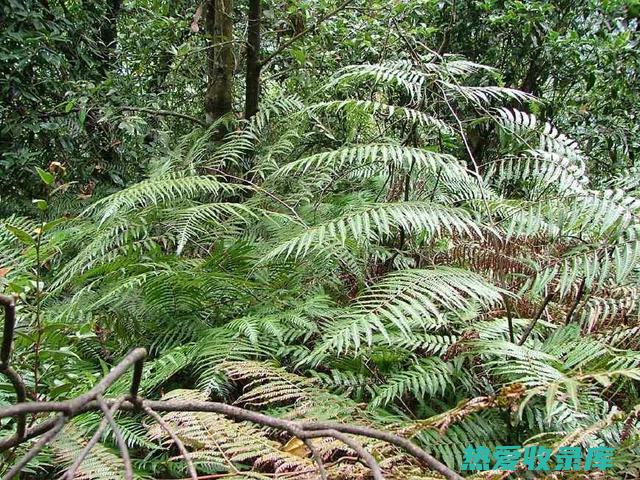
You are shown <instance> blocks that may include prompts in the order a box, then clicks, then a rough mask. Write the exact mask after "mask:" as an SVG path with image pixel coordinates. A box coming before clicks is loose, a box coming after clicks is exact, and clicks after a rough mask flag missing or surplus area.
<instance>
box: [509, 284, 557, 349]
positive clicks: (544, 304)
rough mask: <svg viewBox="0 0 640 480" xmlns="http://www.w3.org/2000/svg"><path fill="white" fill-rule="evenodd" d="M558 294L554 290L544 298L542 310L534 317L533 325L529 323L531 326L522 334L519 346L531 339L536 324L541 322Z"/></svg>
mask: <svg viewBox="0 0 640 480" xmlns="http://www.w3.org/2000/svg"><path fill="white" fill-rule="evenodd" d="M556 292H557V291H556V290H554V291H552V292H550V293H548V294H547V296H546V297H544V301H543V302H542V305H540V308H539V309H538V313H536V316H535V317H533V320H531V323H529V326H528V327H527V328H526V329H525V331H524V332H523V333H522V337H520V341H519V342H518V345H523V344H524V342H525V341H526V340H527V338H528V337H529V334H530V333H531V331H532V330H533V327H535V326H536V323H538V320H540V317H542V314H543V313H544V311H545V309H546V308H547V305H549V302H551V300H552V299H553V297H555V295H556Z"/></svg>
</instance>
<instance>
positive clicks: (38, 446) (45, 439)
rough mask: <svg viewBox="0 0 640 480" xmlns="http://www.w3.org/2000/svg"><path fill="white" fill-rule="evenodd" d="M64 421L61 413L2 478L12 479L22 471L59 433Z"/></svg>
mask: <svg viewBox="0 0 640 480" xmlns="http://www.w3.org/2000/svg"><path fill="white" fill-rule="evenodd" d="M65 421H66V417H65V416H64V415H62V414H61V415H60V416H59V417H58V420H57V421H56V424H55V426H54V427H53V428H52V429H51V430H49V431H48V432H47V433H46V434H45V435H43V436H42V437H41V438H40V440H38V441H37V442H36V443H35V445H34V446H33V447H31V449H30V450H29V451H28V452H27V453H26V454H25V455H24V456H23V457H22V458H21V459H20V460H18V462H17V463H16V464H15V465H14V466H13V467H11V470H9V471H8V472H7V473H6V474H5V475H4V476H3V477H2V480H12V479H13V477H15V476H16V475H17V474H19V473H20V471H22V469H23V468H24V467H25V465H27V464H28V463H29V462H30V461H31V460H32V459H33V458H34V457H35V456H36V455H38V453H40V450H42V449H43V448H44V447H45V446H46V445H47V444H48V443H49V442H51V441H52V440H53V439H54V438H56V436H57V435H58V433H60V430H62V427H64V423H65Z"/></svg>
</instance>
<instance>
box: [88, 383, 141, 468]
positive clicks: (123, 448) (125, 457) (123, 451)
mask: <svg viewBox="0 0 640 480" xmlns="http://www.w3.org/2000/svg"><path fill="white" fill-rule="evenodd" d="M96 401H97V402H98V405H99V406H100V410H102V413H103V414H104V418H105V420H106V421H107V423H109V425H110V426H111V430H113V435H114V436H115V437H116V443H117V444H118V448H119V449H120V455H121V456H122V463H124V478H125V479H126V480H133V466H132V465H131V457H130V456H129V449H128V448H127V443H126V442H125V441H124V438H123V437H122V432H121V431H120V427H118V424H117V423H116V421H115V420H114V418H113V415H112V414H111V411H110V410H109V406H108V405H107V404H106V403H105V401H104V399H103V398H102V396H101V395H98V396H97V397H96Z"/></svg>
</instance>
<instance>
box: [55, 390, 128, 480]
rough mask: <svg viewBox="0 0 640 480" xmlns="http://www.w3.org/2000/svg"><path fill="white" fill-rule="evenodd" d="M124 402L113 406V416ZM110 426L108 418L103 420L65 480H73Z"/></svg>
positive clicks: (120, 401) (68, 471)
mask: <svg viewBox="0 0 640 480" xmlns="http://www.w3.org/2000/svg"><path fill="white" fill-rule="evenodd" d="M123 401H124V398H122V399H120V400H117V401H116V402H115V403H114V404H113V406H112V407H111V414H112V415H113V414H114V413H116V412H117V411H118V409H119V408H120V406H121V405H122V402H123ZM108 424H109V421H108V420H107V418H106V417H105V418H103V419H102V421H101V422H100V425H99V426H98V428H97V429H96V431H95V433H94V434H93V437H91V440H89V442H88V443H87V444H86V445H85V447H84V448H83V449H82V451H81V452H80V455H78V456H77V457H76V460H75V461H74V462H73V465H71V467H69V469H68V470H67V473H66V475H65V480H73V478H74V476H75V474H76V470H78V468H80V465H82V462H83V461H84V459H85V458H87V456H88V455H89V453H90V452H91V449H92V448H93V447H95V446H96V444H97V443H98V441H99V440H100V437H102V434H103V433H104V431H105V429H106V428H107V425H108Z"/></svg>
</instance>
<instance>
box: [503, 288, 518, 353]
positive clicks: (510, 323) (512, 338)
mask: <svg viewBox="0 0 640 480" xmlns="http://www.w3.org/2000/svg"><path fill="white" fill-rule="evenodd" d="M504 306H505V308H506V310H507V326H508V327H509V341H510V342H511V343H515V341H516V340H515V336H514V334H513V315H512V314H511V303H509V299H508V298H505V299H504Z"/></svg>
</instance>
